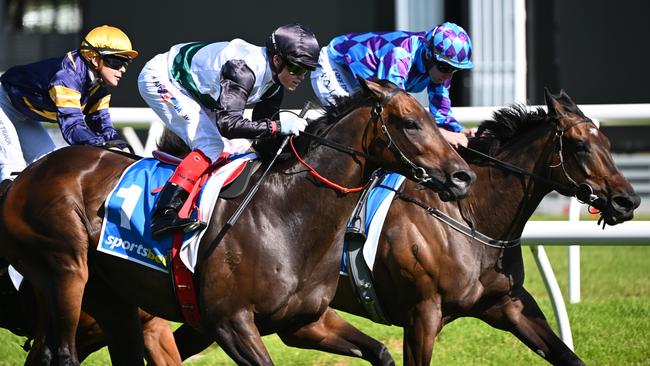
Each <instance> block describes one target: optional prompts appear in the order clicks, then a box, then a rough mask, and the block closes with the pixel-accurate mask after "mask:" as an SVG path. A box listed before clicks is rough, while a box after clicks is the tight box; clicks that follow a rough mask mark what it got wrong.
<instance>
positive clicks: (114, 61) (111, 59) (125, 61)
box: [101, 55, 131, 70]
mask: <svg viewBox="0 0 650 366" xmlns="http://www.w3.org/2000/svg"><path fill="white" fill-rule="evenodd" d="M101 58H102V60H104V65H105V66H107V67H110V68H111V69H113V70H120V69H121V68H125V69H126V68H127V67H129V64H130V63H131V59H130V58H128V57H124V56H118V55H101Z"/></svg>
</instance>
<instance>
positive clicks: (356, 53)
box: [311, 22, 473, 147]
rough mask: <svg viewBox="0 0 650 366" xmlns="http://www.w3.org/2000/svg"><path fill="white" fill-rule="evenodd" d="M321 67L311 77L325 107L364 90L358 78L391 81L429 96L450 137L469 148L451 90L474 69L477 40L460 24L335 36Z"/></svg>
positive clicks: (455, 143)
mask: <svg viewBox="0 0 650 366" xmlns="http://www.w3.org/2000/svg"><path fill="white" fill-rule="evenodd" d="M318 62H319V64H320V66H321V68H319V69H318V70H317V71H316V72H313V73H312V75H311V79H312V86H313V88H314V92H315V93H316V95H317V96H318V97H319V99H320V100H321V103H322V104H323V105H327V104H329V105H332V104H334V103H335V100H336V98H340V97H344V96H348V95H350V94H352V93H354V92H355V91H357V90H358V89H359V88H360V85H359V83H358V82H357V80H356V77H362V78H364V79H366V80H372V79H385V80H389V81H391V82H393V83H395V84H396V85H397V86H398V87H400V88H402V89H404V90H406V91H408V92H420V91H422V90H424V89H425V88H426V89H427V91H428V94H429V111H430V112H431V114H432V115H433V117H434V119H435V121H436V123H437V124H438V126H439V127H441V132H442V133H443V136H444V137H445V139H446V140H447V141H448V142H449V143H450V144H452V145H453V146H455V147H457V146H459V145H462V146H467V136H471V135H472V134H473V131H472V130H464V129H463V126H461V125H460V124H459V123H458V121H456V119H455V118H454V116H453V114H452V112H451V101H450V100H449V88H450V86H451V79H452V77H453V75H454V73H455V72H456V71H458V70H462V69H471V68H472V67H473V64H472V42H471V40H470V38H469V36H468V35H467V32H465V30H464V29H463V28H461V27H460V26H458V25H456V24H454V23H449V22H446V23H442V24H440V25H439V26H437V27H435V28H433V29H431V30H429V31H428V32H426V33H425V32H403V31H396V32H370V33H353V34H346V35H343V36H339V37H336V38H334V39H333V40H332V41H331V42H330V43H329V45H327V46H325V47H323V49H322V50H321V53H320V57H319V60H318Z"/></svg>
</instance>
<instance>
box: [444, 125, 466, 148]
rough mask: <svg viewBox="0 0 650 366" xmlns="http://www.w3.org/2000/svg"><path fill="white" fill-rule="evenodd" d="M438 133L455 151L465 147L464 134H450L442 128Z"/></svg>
mask: <svg viewBox="0 0 650 366" xmlns="http://www.w3.org/2000/svg"><path fill="white" fill-rule="evenodd" d="M440 133H442V137H444V138H445V140H447V142H448V143H449V145H451V146H452V147H454V148H456V149H457V148H458V147H460V146H463V147H467V136H465V134H464V133H462V132H452V131H448V130H445V129H444V128H441V129H440Z"/></svg>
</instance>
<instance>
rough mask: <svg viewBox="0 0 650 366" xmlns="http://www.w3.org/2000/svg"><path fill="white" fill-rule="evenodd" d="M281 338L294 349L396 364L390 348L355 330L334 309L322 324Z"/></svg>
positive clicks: (310, 326) (325, 315)
mask: <svg viewBox="0 0 650 366" xmlns="http://www.w3.org/2000/svg"><path fill="white" fill-rule="evenodd" d="M278 335H279V336H280V338H281V339H282V341H283V342H284V343H285V344H286V345H288V346H292V347H299V348H310V349H317V350H321V351H325V352H330V353H336V354H340V355H344V356H351V357H360V358H363V359H364V360H367V361H368V362H370V363H372V364H373V365H394V364H395V361H393V358H392V357H391V355H390V353H389V352H388V349H387V348H386V346H384V345H383V344H382V343H381V342H379V341H377V340H375V339H374V338H371V337H369V336H367V335H366V334H364V333H362V332H361V331H360V330H358V329H357V328H355V327H353V326H352V325H351V324H350V323H348V322H347V321H345V320H344V319H343V318H341V317H340V316H339V315H338V314H337V313H336V312H335V311H334V310H332V309H331V308H327V310H326V311H325V313H323V315H322V316H321V317H320V318H319V319H318V321H316V322H313V323H310V324H307V325H305V326H303V327H300V328H298V329H292V330H291V331H283V332H279V333H278Z"/></svg>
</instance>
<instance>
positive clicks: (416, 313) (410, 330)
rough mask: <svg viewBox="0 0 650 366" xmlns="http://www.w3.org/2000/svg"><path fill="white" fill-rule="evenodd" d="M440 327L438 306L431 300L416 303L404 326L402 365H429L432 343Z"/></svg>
mask: <svg viewBox="0 0 650 366" xmlns="http://www.w3.org/2000/svg"><path fill="white" fill-rule="evenodd" d="M441 327H442V312H441V309H440V306H439V305H438V304H437V303H435V302H433V301H432V300H426V301H423V302H421V303H419V304H417V305H416V306H415V307H414V308H413V309H412V310H411V311H410V312H409V324H408V325H406V326H405V327H404V365H429V364H430V363H431V355H432V353H433V344H434V342H435V341H436V336H437V335H438V332H440V328H441Z"/></svg>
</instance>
